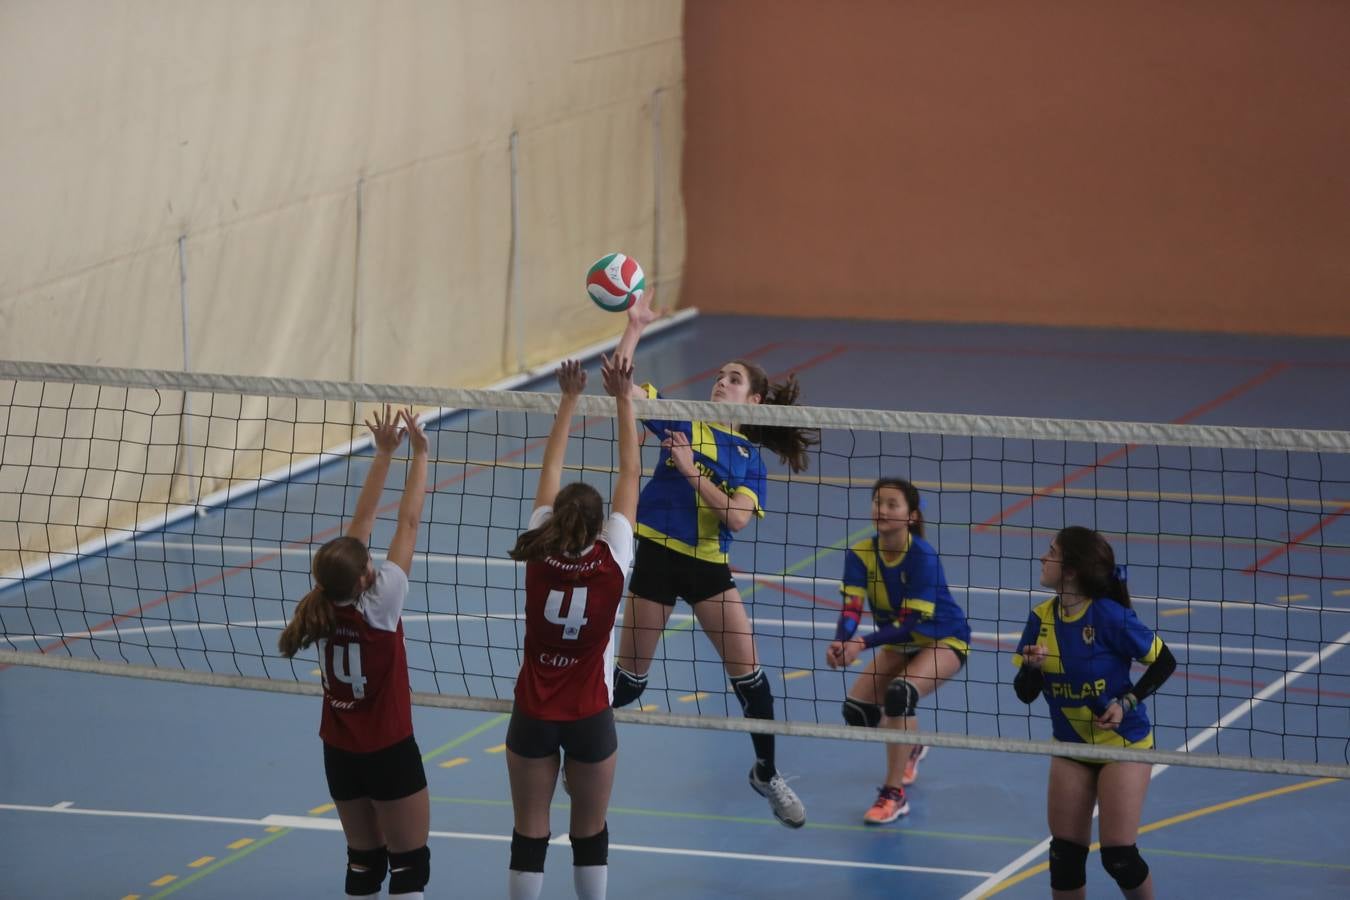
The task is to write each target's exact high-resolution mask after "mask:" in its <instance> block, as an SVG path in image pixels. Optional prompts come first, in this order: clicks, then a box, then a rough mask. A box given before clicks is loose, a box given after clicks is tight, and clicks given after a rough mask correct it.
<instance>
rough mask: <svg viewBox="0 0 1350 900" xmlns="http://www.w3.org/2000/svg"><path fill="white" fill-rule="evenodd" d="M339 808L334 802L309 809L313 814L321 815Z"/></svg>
mask: <svg viewBox="0 0 1350 900" xmlns="http://www.w3.org/2000/svg"><path fill="white" fill-rule="evenodd" d="M335 809H337V807H336V806H334V805H333V804H332V803H325V804H324V805H323V806H316V807H314V808H313V809H311V810H310V811H309V814H310V815H311V816H321V815H323V814H324V813H326V812H332V811H333V810H335Z"/></svg>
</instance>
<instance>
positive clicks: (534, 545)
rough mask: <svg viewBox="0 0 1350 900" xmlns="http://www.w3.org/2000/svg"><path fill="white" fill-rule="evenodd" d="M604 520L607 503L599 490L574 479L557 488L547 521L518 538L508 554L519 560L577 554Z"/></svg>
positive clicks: (591, 541)
mask: <svg viewBox="0 0 1350 900" xmlns="http://www.w3.org/2000/svg"><path fill="white" fill-rule="evenodd" d="M604 523H605V504H604V501H603V500H601V499H600V494H599V492H598V491H596V489H595V488H593V487H591V486H590V485H589V484H583V483H582V482H580V481H574V482H572V483H571V484H569V485H567V486H566V487H565V488H563V489H562V490H560V491H558V496H557V497H555V498H554V499H553V515H552V516H550V517H549V519H548V521H547V522H545V523H544V524H543V525H540V526H539V527H538V528H531V529H530V530H529V531H526V532H525V533H524V534H522V535H521V536H520V537H518V538H516V545H515V546H514V547H512V548H511V552H510V554H509V555H510V557H511V558H512V559H514V560H516V561H517V562H529V561H532V560H538V559H543V558H544V557H546V556H556V555H559V554H563V555H575V554H577V553H579V552H580V551H582V550H584V549H586V547H588V546H589V545H591V544H592V543H594V542H595V539H596V537H597V536H598V535H599V534H600V528H601V527H602V526H603V525H604Z"/></svg>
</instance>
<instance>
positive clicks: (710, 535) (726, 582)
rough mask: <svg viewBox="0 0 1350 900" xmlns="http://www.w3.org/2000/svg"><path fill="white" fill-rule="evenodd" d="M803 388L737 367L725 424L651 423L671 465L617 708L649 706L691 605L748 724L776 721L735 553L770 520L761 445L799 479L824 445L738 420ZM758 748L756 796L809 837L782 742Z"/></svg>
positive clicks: (649, 510)
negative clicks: (732, 561)
mask: <svg viewBox="0 0 1350 900" xmlns="http://www.w3.org/2000/svg"><path fill="white" fill-rule="evenodd" d="M654 318H655V314H654V313H653V312H652V309H651V300H650V297H644V298H642V299H641V300H639V301H638V302H637V303H636V304H635V305H634V306H633V307H632V308H630V309H629V313H628V325H627V327H626V328H625V330H624V334H623V338H622V339H621V340H620V342H619V347H618V350H617V351H616V352H617V354H618V355H619V356H622V357H625V358H632V356H633V353H634V350H635V349H636V347H637V342H638V339H639V337H640V336H641V334H642V330H643V328H645V327H646V326H647V324H648V323H649V322H651V321H652V320H653V319H654ZM799 390H800V389H799V387H798V385H797V382H796V378H795V377H789V378H788V380H787V382H786V383H783V384H771V383H770V382H769V379H768V376H767V375H766V374H765V372H764V370H763V369H761V368H760V367H759V366H757V365H755V364H754V363H752V362H748V361H746V360H734V361H732V362H729V363H727V364H726V365H724V366H722V368H721V369H720V370H719V371H718V373H717V379H716V381H714V382H713V388H712V400H713V402H714V403H721V404H726V406H727V413H726V418H725V420H723V421H717V422H686V421H657V420H647V421H645V422H644V423H643V424H644V425H645V426H646V428H647V430H648V431H650V432H651V433H652V434H654V435H655V436H656V437H657V438H658V439H659V440H660V441H661V455H660V458H659V459H658V460H657V463H656V469H655V471H654V472H653V473H652V477H651V478H650V479H649V480H648V481H647V484H646V486H645V487H643V489H642V493H641V494H640V496H639V497H638V512H637V521H638V527H637V556H636V560H635V562H634V564H633V577H632V579H631V581H630V582H629V596H628V604H627V607H626V610H625V612H624V621H623V627H622V629H621V631H620V635H619V654H618V661H617V662H618V664H617V666H616V668H615V670H614V705H615V706H626V705H628V704H629V703H632V702H634V701H635V700H637V699H638V697H640V696H641V694H642V692H643V690H644V689H645V688H646V686H647V672H648V670H649V669H650V668H651V664H652V656H653V654H654V653H655V652H656V646H657V644H658V642H659V641H660V640H661V632H662V631H664V630H665V627H666V623H667V622H668V621H669V619H670V615H671V613H672V612H673V611H674V608H675V603H676V601H677V600H678V599H680V598H683V599H684V600H685V602H687V603H688V604H689V605H690V606H691V607H693V610H694V617H695V618H696V619H697V620H698V623H699V625H700V626H702V628H703V633H704V634H705V635H706V636H707V638H708V640H709V641H711V642H712V645H713V646H714V647H715V648H716V649H717V652H718V654H719V655H720V656H721V657H722V664H723V666H724V667H725V669H726V672H727V675H728V676H729V678H730V680H731V686H732V689H733V690H734V691H735V693H736V699H737V700H739V701H740V704H741V709H742V711H743V712H744V713H745V715H746V716H747V717H748V718H752V719H772V718H773V717H774V702H773V689H772V687H771V686H770V685H769V679H768V676H767V675H766V674H765V672H764V669H763V668H761V667H760V664H759V654H758V652H757V650H756V648H755V638H754V632H753V630H752V628H751V625H750V618H749V616H748V615H747V614H746V610H745V604H744V602H743V601H742V600H741V595H740V592H739V591H738V590H737V589H736V581H735V579H734V578H733V577H732V575H731V568H730V566H729V565H728V551H729V550H730V548H731V542H732V540H733V537H734V535H735V533H736V532H738V531H740V530H741V529H742V528H744V527H745V526H746V525H747V524H749V523H750V521H751V519H753V518H756V517H762V516H763V515H764V509H763V502H764V494H765V488H766V482H767V477H768V476H767V472H766V470H765V467H764V461H763V459H761V457H760V452H759V448H760V446H764V447H768V448H769V449H770V450H772V451H774V452H775V453H777V454H778V456H779V458H780V459H781V460H782V461H783V462H784V463H786V464H787V465H788V466H789V467H790V468H791V469H792V471H794V472H800V471H802V470H804V469H805V468H806V466H807V450H808V448H809V447H811V446H812V445H814V444H816V443H819V436H818V434H817V433H816V432H815V431H814V430H812V429H803V428H774V427H764V426H758V425H745V426H743V427H741V426H738V425H737V424H736V423H735V417H736V406H737V405H740V404H745V403H773V404H791V403H795V402H796V399H797V395H798V392H799ZM634 396H641V397H656V396H658V395H657V392H656V390H655V388H652V387H651V385H644V386H643V387H641V388H638V387H635V388H634ZM750 739H751V741H752V742H753V743H754V747H755V765H754V766H753V767H752V768H751V769H750V786H751V787H752V788H754V789H755V791H756V792H758V793H759V794H760V795H761V796H763V797H765V798H766V799H767V800H768V801H769V806H770V808H771V809H772V811H773V814H774V816H775V817H776V818H777V819H778V820H779V821H780V822H782V823H783V824H784V825H787V826H789V827H791V828H800V827H801V826H802V825H804V824H806V810H805V807H803V805H802V802H801V800H800V799H798V797H797V795H796V793H795V792H794V791H793V790H792V788H791V787H789V786H788V783H787V781H786V780H784V778H783V777H782V776H781V775H780V774H779V773H778V769H777V767H776V765H775V759H774V749H775V748H774V736H773V735H771V734H752V735H751V736H750Z"/></svg>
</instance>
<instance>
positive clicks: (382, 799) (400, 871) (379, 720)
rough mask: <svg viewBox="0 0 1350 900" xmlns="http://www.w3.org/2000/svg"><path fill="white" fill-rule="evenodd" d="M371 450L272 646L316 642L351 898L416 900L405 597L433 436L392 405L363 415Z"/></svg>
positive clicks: (418, 836) (419, 850)
mask: <svg viewBox="0 0 1350 900" xmlns="http://www.w3.org/2000/svg"><path fill="white" fill-rule="evenodd" d="M366 427H368V428H369V429H370V432H371V434H372V435H373V437H374V439H375V457H374V459H372V460H371V463H370V469H369V470H368V471H367V472H366V482H365V484H364V485H363V486H362V488H361V494H360V496H359V497H358V498H357V500H356V512H355V513H354V514H353V516H352V521H351V523H350V524H349V525H348V526H347V533H346V535H345V536H343V537H340V538H334V539H333V540H331V541H329V542H328V543H326V544H324V545H323V546H322V547H320V548H319V550H318V552H317V553H315V554H314V560H313V562H312V564H311V571H312V574H313V576H314V588H313V590H311V591H310V592H309V593H308V594H306V595H305V596H304V599H302V600H301V601H300V603H299V605H298V606H296V608H295V615H294V616H292V618H291V621H290V623H289V624H288V625H287V626H286V628H285V630H284V631H282V633H281V637H280V638H279V639H278V641H277V648H278V649H279V650H280V651H281V654H282V655H283V656H287V657H292V656H294V655H295V654H296V653H297V652H299V651H300V650H302V649H304V648H305V647H308V646H310V645H311V644H313V645H315V646H316V647H317V649H318V655H319V674H320V677H321V678H322V679H323V701H324V702H323V718H322V721H321V722H320V725H319V737H320V738H321V739H322V740H323V764H324V772H325V774H326V775H327V777H328V791H329V793H330V794H331V795H332V797H333V803H334V804H335V805H336V806H337V812H338V818H339V819H341V820H342V831H343V834H344V835H345V836H346V838H347V881H346V893H347V896H348V897H374V896H377V895H378V894H379V893H380V886H381V885H382V884H383V883H384V873H385V870H386V868H387V869H388V871H389V873H390V877H389V896H390V897H398V898H401V900H420V898H421V897H422V889H423V888H424V887H426V884H427V881H428V880H430V878H431V853H430V851H429V850H428V849H427V832H428V829H429V828H430V823H431V809H430V802H429V798H428V796H427V777H426V772H425V771H424V770H423V768H422V754H421V752H420V751H419V750H418V749H417V741H416V740H415V739H414V738H413V723H412V703H411V697H410V694H409V688H408V657H407V653H406V651H405V650H404V646H403V619H402V615H403V602H404V600H405V599H406V598H407V596H408V573H409V571H410V570H411V569H412V557H413V546H414V545H415V544H416V543H417V528H418V524H419V522H420V521H421V518H422V501H423V498H424V497H425V496H426V484H427V437H426V435H425V434H424V433H423V432H422V426H421V425H420V424H418V421H417V417H416V416H414V415H413V412H412V410H410V409H404V410H401V411H399V413H398V414H397V415H396V416H395V415H393V414H391V412H390V409H389V407H388V405H386V406H385V407H384V409H383V411H382V412H376V414H375V421H374V422H370V421H367V422H366ZM405 432H406V433H407V435H408V443H409V445H410V446H411V448H412V462H411V464H410V465H409V466H408V475H407V480H406V481H405V482H404V484H403V499H402V500H401V501H400V502H399V507H398V525H397V526H396V527H395V529H394V537H393V540H392V541H390V543H389V552H388V554H387V555H386V557H385V561H384V562H383V563H381V564H380V565H379V566H378V567H376V565H375V563H374V561H373V560H372V559H371V556H370V551H369V549H367V545H368V544H369V543H370V532H371V530H372V529H373V528H374V526H375V512H376V510H377V509H378V508H379V505H380V494H381V493H382V492H383V491H384V482H385V478H386V477H387V476H388V474H389V464H390V461H391V460H392V459H393V456H394V451H395V450H397V449H398V445H399V444H400V443H401V442H402V440H403V435H404V433H405Z"/></svg>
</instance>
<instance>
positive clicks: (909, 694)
mask: <svg viewBox="0 0 1350 900" xmlns="http://www.w3.org/2000/svg"><path fill="white" fill-rule="evenodd" d="M918 708H919V689H918V688H916V687H915V686H914V685H912V684H910V683H909V682H908V681H906V680H905V679H903V678H897V679H895V680H894V681H892V682H891V683H890V685H889V686H888V687H887V688H886V715H888V716H890V717H891V718H892V719H900V718H904V717H906V716H912V715H914V712H915V710H917V709H918Z"/></svg>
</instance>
